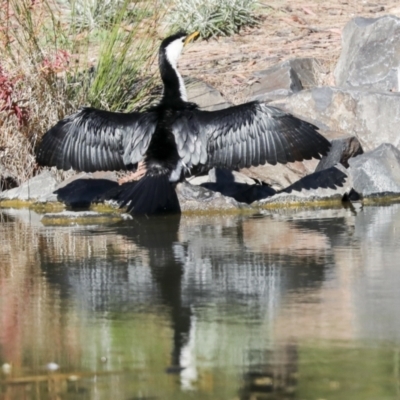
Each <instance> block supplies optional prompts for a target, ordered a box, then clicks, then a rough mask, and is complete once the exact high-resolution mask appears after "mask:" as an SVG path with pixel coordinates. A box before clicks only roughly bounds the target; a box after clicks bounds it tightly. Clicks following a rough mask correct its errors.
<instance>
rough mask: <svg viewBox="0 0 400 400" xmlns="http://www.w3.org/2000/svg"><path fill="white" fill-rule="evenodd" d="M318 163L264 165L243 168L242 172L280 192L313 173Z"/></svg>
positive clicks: (314, 160) (315, 161)
mask: <svg viewBox="0 0 400 400" xmlns="http://www.w3.org/2000/svg"><path fill="white" fill-rule="evenodd" d="M318 161H319V160H317V159H312V160H304V161H302V162H294V163H287V164H276V165H271V164H264V165H259V166H258V167H250V168H243V169H241V170H240V172H241V173H242V174H243V175H246V176H248V177H249V178H252V179H255V180H256V181H259V182H263V183H264V184H266V185H268V186H269V187H270V188H271V189H273V190H275V191H279V190H282V189H284V188H285V187H287V186H289V185H291V184H292V183H294V182H296V181H298V180H299V179H300V178H302V177H304V176H306V175H308V174H311V173H313V172H314V170H315V168H316V167H317V165H318Z"/></svg>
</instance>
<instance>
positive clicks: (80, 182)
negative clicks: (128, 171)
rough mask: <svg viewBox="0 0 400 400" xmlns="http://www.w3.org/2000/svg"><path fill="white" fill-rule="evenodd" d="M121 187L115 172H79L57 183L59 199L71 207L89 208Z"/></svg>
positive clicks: (56, 192)
mask: <svg viewBox="0 0 400 400" xmlns="http://www.w3.org/2000/svg"><path fill="white" fill-rule="evenodd" d="M117 187H119V185H118V181H117V176H116V174H115V172H102V171H100V172H94V173H85V172H82V173H79V174H76V175H74V176H72V177H71V178H69V179H67V180H65V181H63V182H62V183H61V184H59V185H57V187H56V188H55V190H54V194H56V195H57V200H58V201H61V202H63V203H65V204H66V205H67V206H68V207H71V208H88V207H90V204H91V203H92V202H97V201H98V199H102V197H103V196H105V195H106V194H107V193H108V192H110V191H111V190H113V189H116V188H117Z"/></svg>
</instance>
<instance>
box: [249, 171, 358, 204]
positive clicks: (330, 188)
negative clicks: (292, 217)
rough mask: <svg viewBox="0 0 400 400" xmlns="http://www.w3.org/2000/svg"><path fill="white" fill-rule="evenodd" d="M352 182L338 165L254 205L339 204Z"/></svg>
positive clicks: (349, 190)
mask: <svg viewBox="0 0 400 400" xmlns="http://www.w3.org/2000/svg"><path fill="white" fill-rule="evenodd" d="M351 189H352V182H351V179H350V177H349V174H348V172H347V170H346V169H345V168H344V167H343V166H342V165H340V164H338V165H337V166H336V167H331V168H328V169H325V170H322V171H319V172H315V173H313V174H311V175H308V176H306V177H304V178H302V179H300V180H299V181H297V182H295V183H294V184H293V185H290V186H289V187H287V188H286V189H284V190H282V191H281V192H279V193H277V194H276V195H274V196H272V197H269V198H267V199H264V200H261V201H259V202H257V203H256V204H255V205H261V206H269V207H271V206H272V207H276V206H279V207H282V206H291V205H307V206H310V205H311V204H313V203H314V204H317V205H319V204H321V203H332V202H334V203H340V202H341V201H342V200H343V199H344V198H347V197H348V195H349V194H350V192H351Z"/></svg>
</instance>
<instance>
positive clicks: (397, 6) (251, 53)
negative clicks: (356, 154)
mask: <svg viewBox="0 0 400 400" xmlns="http://www.w3.org/2000/svg"><path fill="white" fill-rule="evenodd" d="M259 4H260V25H259V26H256V27H254V28H246V29H243V30H242V31H241V32H240V33H239V34H237V35H235V36H234V37H229V38H218V39H210V40H208V41H197V42H195V43H193V44H192V45H191V46H190V47H189V48H187V49H186V50H185V52H184V54H183V56H182V58H181V60H180V63H179V68H180V71H181V72H182V73H183V74H184V75H191V76H195V77H198V78H200V79H203V80H204V81H206V82H208V83H210V84H211V85H212V86H214V87H215V88H216V89H218V90H219V91H220V92H221V93H222V94H223V95H224V97H225V98H226V99H227V100H228V101H231V102H232V103H234V104H238V103H241V102H243V101H245V100H246V98H245V96H244V95H243V93H245V92H246V90H245V89H246V88H247V87H248V85H251V84H252V83H253V82H254V79H255V78H254V76H252V73H253V72H254V71H259V70H263V69H266V68H268V67H270V66H272V65H275V64H277V63H279V62H281V61H284V60H287V59H290V58H295V57H314V58H316V59H318V60H319V63H320V67H321V72H322V74H321V76H322V77H323V78H322V80H321V82H319V84H320V85H334V78H333V71H334V68H335V65H336V62H337V60H338V58H339V55H340V51H341V34H342V30H343V28H344V26H345V25H346V23H347V22H348V21H349V20H350V19H352V18H354V17H356V16H362V17H367V18H376V17H378V16H382V15H387V14H393V15H396V16H398V17H400V2H399V0H388V1H380V2H379V1H376V2H375V1H365V0H364V1H362V0H348V1H346V0H339V1H337V2H328V1H322V0H301V1H289V0H272V1H268V3H267V2H260V3H259Z"/></svg>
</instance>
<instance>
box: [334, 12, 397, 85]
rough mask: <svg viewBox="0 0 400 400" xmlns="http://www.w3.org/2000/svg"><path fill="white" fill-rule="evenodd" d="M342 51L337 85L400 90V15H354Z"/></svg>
mask: <svg viewBox="0 0 400 400" xmlns="http://www.w3.org/2000/svg"><path fill="white" fill-rule="evenodd" d="M342 37H343V40H342V52H341V55H340V58H339V61H338V63H337V66H336V69H335V80H336V85H337V86H342V87H347V88H355V87H363V88H367V89H374V90H380V91H396V92H397V91H399V90H400V82H399V79H400V77H399V66H400V19H399V18H397V17H395V16H393V15H387V16H384V17H380V18H361V17H357V18H354V19H352V20H351V21H350V22H348V24H347V25H346V26H345V28H344V30H343V34H342Z"/></svg>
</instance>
